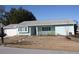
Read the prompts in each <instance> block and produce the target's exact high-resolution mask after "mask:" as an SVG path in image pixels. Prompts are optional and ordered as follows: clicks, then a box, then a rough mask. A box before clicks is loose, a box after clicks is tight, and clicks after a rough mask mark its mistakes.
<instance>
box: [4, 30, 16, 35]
mask: <svg viewBox="0 0 79 59" xmlns="http://www.w3.org/2000/svg"><path fill="white" fill-rule="evenodd" d="M5 33H6V34H7V36H15V35H17V29H6V30H5Z"/></svg>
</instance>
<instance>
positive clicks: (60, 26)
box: [4, 20, 76, 37]
mask: <svg viewBox="0 0 79 59" xmlns="http://www.w3.org/2000/svg"><path fill="white" fill-rule="evenodd" d="M75 26H76V21H74V20H51V21H24V22H21V23H19V24H10V25H7V26H5V27H4V31H5V33H6V34H7V37H10V36H15V35H28V36H32V35H37V36H41V35H69V34H72V35H75V33H76V30H75Z"/></svg>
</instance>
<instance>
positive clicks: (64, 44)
mask: <svg viewBox="0 0 79 59" xmlns="http://www.w3.org/2000/svg"><path fill="white" fill-rule="evenodd" d="M22 39H23V40H22ZM73 39H75V38H73ZM78 39H79V38H77V39H76V40H78ZM18 40H21V42H18ZM5 45H6V46H9V47H18V48H34V49H49V50H66V51H79V42H76V41H74V40H69V39H67V38H66V37H64V36H14V37H10V38H5Z"/></svg>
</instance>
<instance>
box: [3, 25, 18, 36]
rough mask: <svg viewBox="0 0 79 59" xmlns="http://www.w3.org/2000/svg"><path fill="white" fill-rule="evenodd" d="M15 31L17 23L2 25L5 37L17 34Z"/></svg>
mask: <svg viewBox="0 0 79 59" xmlns="http://www.w3.org/2000/svg"><path fill="white" fill-rule="evenodd" d="M17 31H18V28H17V24H10V25H7V26H5V27H4V32H5V33H6V37H9V36H15V35H18V34H17V33H18V32H17Z"/></svg>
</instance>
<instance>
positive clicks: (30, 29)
mask: <svg viewBox="0 0 79 59" xmlns="http://www.w3.org/2000/svg"><path fill="white" fill-rule="evenodd" d="M29 33H30V34H29V36H31V27H29Z"/></svg>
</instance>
